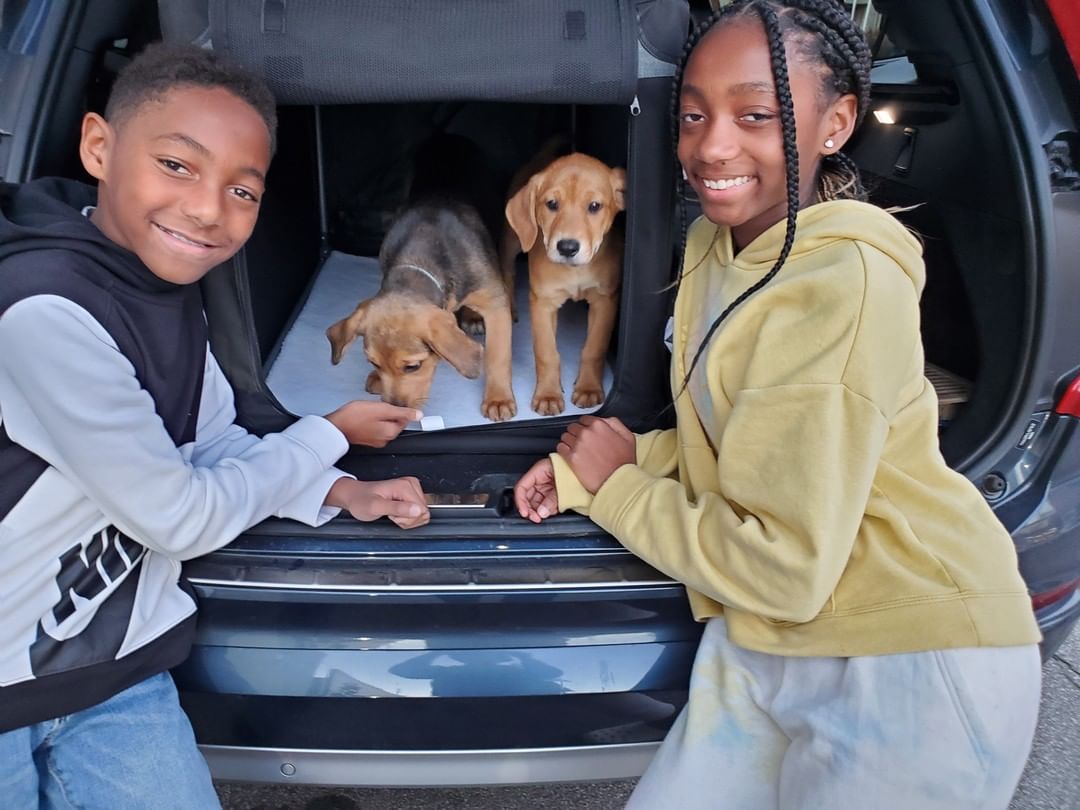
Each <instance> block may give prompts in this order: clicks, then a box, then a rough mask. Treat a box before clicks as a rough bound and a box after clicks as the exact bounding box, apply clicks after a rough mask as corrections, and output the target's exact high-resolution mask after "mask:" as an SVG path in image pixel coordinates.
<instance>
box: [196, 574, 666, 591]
mask: <svg viewBox="0 0 1080 810" xmlns="http://www.w3.org/2000/svg"><path fill="white" fill-rule="evenodd" d="M188 581H189V582H190V583H191V584H192V585H202V586H204V587H219V588H251V589H259V588H265V589H272V590H281V591H355V592H359V593H367V592H375V591H379V592H386V591H390V592H398V593H402V592H408V593H447V592H456V593H472V592H475V591H495V592H500V591H564V590H569V591H581V590H590V591H593V590H604V589H609V588H610V589H614V588H634V589H635V590H636V589H638V588H670V587H672V586H673V585H676V584H677V583H676V582H675V581H674V580H670V579H666V580H665V579H656V580H638V581H628V580H617V581H612V582H524V583H522V582H517V583H493V584H490V585H489V584H475V583H467V584H463V585H457V584H445V585H397V584H394V583H387V584H362V585H347V584H343V583H329V584H326V583H317V582H259V581H251V580H239V579H238V580H229V579H209V578H207V577H189V578H188Z"/></svg>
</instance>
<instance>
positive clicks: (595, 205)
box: [589, 200, 604, 214]
mask: <svg viewBox="0 0 1080 810" xmlns="http://www.w3.org/2000/svg"><path fill="white" fill-rule="evenodd" d="M603 207H604V204H603V203H601V202H597V201H596V200H593V201H592V202H591V203H589V213H590V214H595V213H596V212H597V211H599V210H600V209H601V208H603Z"/></svg>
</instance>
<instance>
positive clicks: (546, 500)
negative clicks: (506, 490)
mask: <svg viewBox="0 0 1080 810" xmlns="http://www.w3.org/2000/svg"><path fill="white" fill-rule="evenodd" d="M514 505H515V506H517V510H518V513H519V514H520V515H521V516H522V517H523V518H525V519H526V520H531V521H532V522H533V523H539V522H540V521H541V520H543V519H544V518H547V517H551V516H552V515H554V514H555V513H556V512H558V511H559V499H558V496H557V494H556V492H555V468H554V467H552V466H551V459H550V458H542V459H540V460H539V461H538V462H536V463H535V464H533V465H532V468H531V469H530V470H529V471H528V472H527V473H525V474H524V475H523V476H521V479H520V480H519V481H518V482H517V484H515V485H514Z"/></svg>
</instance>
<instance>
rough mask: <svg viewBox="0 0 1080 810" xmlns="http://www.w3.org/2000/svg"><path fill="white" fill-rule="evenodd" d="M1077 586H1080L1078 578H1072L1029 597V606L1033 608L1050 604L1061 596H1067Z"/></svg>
mask: <svg viewBox="0 0 1080 810" xmlns="http://www.w3.org/2000/svg"><path fill="white" fill-rule="evenodd" d="M1077 586H1080V579H1074V580H1072V581H1071V582H1066V583H1065V584H1064V585H1059V586H1058V587H1056V588H1054V589H1053V590H1052V591H1044V592H1043V593H1037V594H1035V595H1034V596H1032V597H1031V607H1032V608H1034V609H1035V610H1039V609H1041V608H1044V607H1046V606H1047V605H1051V604H1053V603H1054V602H1056V601H1057V600H1059V599H1061V598H1062V597H1065V596H1068V595H1069V594H1070V593H1072V592H1073V591H1075V590H1076V588H1077Z"/></svg>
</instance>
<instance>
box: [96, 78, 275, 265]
mask: <svg viewBox="0 0 1080 810" xmlns="http://www.w3.org/2000/svg"><path fill="white" fill-rule="evenodd" d="M81 150H82V156H83V163H84V165H85V166H86V168H87V171H89V172H90V174H92V175H93V176H95V177H97V179H98V180H99V187H98V206H97V209H96V210H95V211H94V213H93V215H92V216H91V220H92V221H93V222H94V224H95V225H97V226H98V227H99V228H100V229H101V231H102V232H103V233H104V234H105V235H106V236H108V237H109V238H110V239H111V240H112V241H114V242H116V243H117V244H119V245H121V246H122V247H125V248H127V249H128V250H130V251H132V252H133V253H135V254H136V255H137V256H138V257H139V258H140V259H141V260H142V261H143V263H144V264H145V265H146V266H147V267H148V268H150V270H151V271H152V272H153V273H154V275H156V276H158V277H159V278H162V279H164V280H166V281H171V282H173V283H175V284H190V283H192V282H194V281H198V280H199V279H200V278H202V276H203V275H205V274H206V272H207V271H209V270H210V269H211V268H213V267H215V266H216V265H218V264H220V263H222V262H224V261H226V260H227V259H229V258H230V257H231V256H232V255H233V254H235V253H236V251H238V250H239V249H240V248H241V247H242V246H243V244H244V242H246V241H247V239H248V237H249V236H250V235H251V231H252V229H253V228H254V226H255V219H256V217H257V215H258V212H259V201H260V200H261V199H262V194H263V190H264V184H265V177H266V170H267V167H268V166H269V163H270V133H269V132H268V130H267V128H266V124H265V122H264V121H263V119H262V117H261V116H260V115H259V113H258V112H257V111H256V110H255V109H254V108H253V107H252V106H251V105H250V104H248V103H247V102H246V101H243V100H242V99H240V98H239V97H237V96H235V95H233V94H232V93H230V92H229V91H228V90H224V89H221V88H202V87H184V86H181V87H177V88H174V89H172V90H170V91H168V92H167V93H166V94H165V95H164V96H163V97H162V98H161V99H159V100H153V101H147V102H145V103H143V104H142V105H140V106H139V107H138V108H137V109H136V110H134V111H133V112H132V113H131V114H130V116H129V117H126V118H124V119H122V120H121V121H120V122H118V123H117V124H116V125H115V126H113V125H110V124H109V123H107V122H106V121H104V120H103V119H102V118H101V117H100V116H96V115H94V114H89V115H87V117H86V119H85V120H84V122H83V137H82V144H81Z"/></svg>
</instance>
